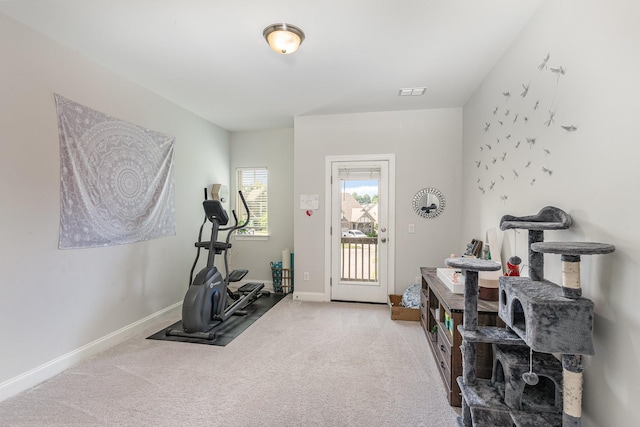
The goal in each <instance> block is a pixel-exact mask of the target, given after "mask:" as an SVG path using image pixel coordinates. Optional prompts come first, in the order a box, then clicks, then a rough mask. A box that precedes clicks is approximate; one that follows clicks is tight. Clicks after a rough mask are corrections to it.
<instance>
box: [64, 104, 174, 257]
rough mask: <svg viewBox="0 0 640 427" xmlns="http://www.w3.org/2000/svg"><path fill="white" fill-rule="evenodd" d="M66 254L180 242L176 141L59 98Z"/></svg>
mask: <svg viewBox="0 0 640 427" xmlns="http://www.w3.org/2000/svg"><path fill="white" fill-rule="evenodd" d="M55 100H56V109H57V112H58V132H59V136H60V242H59V248H60V249H75V248H91V247H98V246H110V245H120V244H126V243H133V242H139V241H143V240H150V239H157V238H160V237H164V236H170V235H175V234H176V231H175V208H174V185H173V147H174V142H175V138H174V137H171V136H167V135H164V134H162V133H160V132H155V131H151V130H148V129H144V128H142V127H140V126H136V125H134V124H131V123H127V122H123V121H121V120H118V119H116V118H113V117H110V116H108V115H106V114H103V113H100V112H98V111H95V110H92V109H90V108H87V107H85V106H82V105H80V104H77V103H75V102H73V101H71V100H68V99H66V98H64V97H63V96H60V95H58V94H56V95H55Z"/></svg>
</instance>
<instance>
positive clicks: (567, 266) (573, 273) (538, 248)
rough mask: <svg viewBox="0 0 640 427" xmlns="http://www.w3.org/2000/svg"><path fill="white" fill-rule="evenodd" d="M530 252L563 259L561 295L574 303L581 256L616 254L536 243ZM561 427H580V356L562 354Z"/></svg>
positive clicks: (602, 248)
mask: <svg viewBox="0 0 640 427" xmlns="http://www.w3.org/2000/svg"><path fill="white" fill-rule="evenodd" d="M531 251H532V252H537V253H539V254H541V255H543V254H545V253H548V254H559V255H561V256H562V292H563V295H564V296H565V298H569V299H574V300H577V299H579V298H580V297H581V296H582V288H581V286H580V256H581V255H600V254H608V253H611V252H613V251H615V247H614V246H613V245H609V244H605V243H592V242H539V243H533V244H531ZM562 368H563V383H564V387H563V392H562V394H563V402H564V403H563V408H562V424H563V426H565V427H566V426H579V425H580V420H581V418H582V373H583V370H584V364H583V360H582V355H581V354H563V355H562Z"/></svg>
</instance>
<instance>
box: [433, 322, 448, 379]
mask: <svg viewBox="0 0 640 427" xmlns="http://www.w3.org/2000/svg"><path fill="white" fill-rule="evenodd" d="M444 334H445V332H444V331H443V330H442V328H438V339H437V341H436V351H437V352H438V359H442V360H443V361H444V363H445V364H446V365H447V370H448V371H451V344H449V341H448V340H447V339H446V338H445V336H444Z"/></svg>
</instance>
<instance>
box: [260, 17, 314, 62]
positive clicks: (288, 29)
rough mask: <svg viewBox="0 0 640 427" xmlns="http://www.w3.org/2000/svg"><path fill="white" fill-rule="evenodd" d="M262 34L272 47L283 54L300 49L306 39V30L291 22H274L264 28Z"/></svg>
mask: <svg viewBox="0 0 640 427" xmlns="http://www.w3.org/2000/svg"><path fill="white" fill-rule="evenodd" d="M262 35H263V36H264V38H265V39H266V40H267V43H269V46H271V49H273V50H275V51H276V52H278V53H281V54H283V55H288V54H290V53H293V52H295V51H296V50H298V47H299V46H300V45H301V44H302V42H303V41H304V32H303V31H302V30H301V29H300V28H298V27H296V26H295V25H291V24H272V25H269V26H268V27H267V28H265V29H264V31H263V32H262Z"/></svg>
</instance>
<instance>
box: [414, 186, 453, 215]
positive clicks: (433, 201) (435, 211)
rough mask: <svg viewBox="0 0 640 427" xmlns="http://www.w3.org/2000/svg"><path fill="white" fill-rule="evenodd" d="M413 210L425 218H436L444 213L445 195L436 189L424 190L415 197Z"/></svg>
mask: <svg viewBox="0 0 640 427" xmlns="http://www.w3.org/2000/svg"><path fill="white" fill-rule="evenodd" d="M412 205H413V210H414V211H415V213H417V214H418V215H420V216H421V217H423V218H435V217H437V216H438V215H440V214H441V213H442V211H444V205H445V201H444V195H443V194H442V193H441V192H440V191H439V190H436V189H435V188H423V189H422V190H420V191H418V192H417V193H416V195H415V196H413V202H412Z"/></svg>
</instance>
